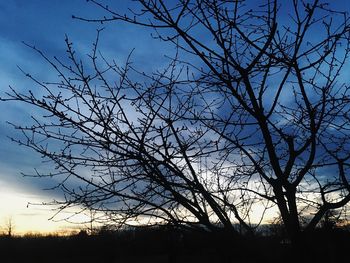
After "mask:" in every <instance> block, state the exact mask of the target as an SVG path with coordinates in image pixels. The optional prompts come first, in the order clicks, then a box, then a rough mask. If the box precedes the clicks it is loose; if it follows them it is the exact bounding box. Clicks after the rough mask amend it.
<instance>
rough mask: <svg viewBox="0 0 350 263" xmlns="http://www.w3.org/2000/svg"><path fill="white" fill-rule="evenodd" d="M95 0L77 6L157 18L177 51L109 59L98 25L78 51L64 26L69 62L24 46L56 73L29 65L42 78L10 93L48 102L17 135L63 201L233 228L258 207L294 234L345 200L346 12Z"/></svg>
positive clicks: (296, 4)
mask: <svg viewBox="0 0 350 263" xmlns="http://www.w3.org/2000/svg"><path fill="white" fill-rule="evenodd" d="M90 2H92V3H94V4H95V5H96V8H102V9H104V11H105V12H106V16H104V17H103V18H96V19H86V18H77V19H81V20H85V21H89V22H102V23H105V22H112V21H116V22H126V23H130V24H134V25H135V26H140V27H146V28H151V29H154V31H155V33H154V34H153V36H154V37H155V38H157V39H160V40H162V41H164V42H167V43H170V44H172V45H173V46H174V47H176V54H175V55H174V56H173V58H171V59H170V60H169V65H168V66H167V67H165V68H164V69H163V70H162V71H157V72H155V73H152V74H148V73H145V72H143V71H142V70H143V69H142V70H141V71H140V70H138V69H136V68H134V67H133V65H132V63H131V61H130V58H129V59H128V60H127V62H126V63H125V65H121V64H118V63H117V62H115V61H114V60H110V59H108V58H105V57H104V56H103V53H102V52H99V50H98V40H99V35H100V31H98V34H97V38H96V41H95V42H94V45H93V50H92V52H91V54H90V55H89V57H88V59H87V60H86V59H85V58H84V59H85V60H83V59H82V58H80V57H78V56H77V54H76V53H75V51H74V48H73V44H72V42H71V41H70V40H69V39H68V38H66V45H67V52H68V58H69V61H68V62H67V61H66V60H64V59H60V58H56V57H55V58H54V59H51V58H49V57H47V56H46V55H45V54H44V53H43V52H42V51H40V50H39V49H37V48H36V47H34V46H30V47H31V48H32V49H34V50H35V51H36V52H38V53H39V54H40V55H41V56H42V57H43V58H44V59H45V60H46V61H47V62H48V63H49V65H51V67H52V69H53V70H55V71H56V72H57V73H58V75H59V80H55V81H52V82H49V83H43V82H41V81H40V80H38V79H36V78H35V77H33V76H32V75H30V74H27V73H25V72H24V73H25V74H27V76H28V77H29V78H30V79H31V80H33V81H34V82H35V83H36V84H37V86H38V87H40V88H41V89H42V90H41V91H40V92H39V93H36V92H31V91H29V92H28V93H21V92H19V91H17V90H16V89H14V88H12V90H11V92H10V93H9V94H8V97H7V98H5V100H14V101H15V102H23V103H27V104H29V105H32V106H35V107H38V108H39V109H42V110H43V111H44V112H46V113H45V114H43V115H42V116H40V117H36V116H33V124H32V125H31V126H21V125H18V124H13V125H14V127H15V128H16V129H19V130H21V131H22V132H23V136H24V138H14V139H13V140H14V141H16V142H17V143H19V144H20V145H24V146H27V147H29V148H32V149H34V150H35V151H36V152H38V153H40V154H41V155H42V156H43V157H44V158H45V159H47V160H50V161H51V162H52V163H53V164H54V165H55V167H54V170H53V172H52V173H44V174H43V173H39V172H38V174H37V176H40V177H45V176H48V177H52V176H53V177H58V178H60V180H59V181H60V183H59V185H58V187H59V188H60V189H61V190H62V191H63V192H64V194H65V195H64V196H65V198H66V199H65V200H64V201H62V202H58V201H56V202H57V204H59V205H60V209H65V208H67V207H70V206H73V205H78V206H79V207H83V209H86V211H95V212H96V215H99V216H96V218H95V220H99V221H101V222H103V221H105V222H106V221H107V222H113V223H115V224H119V225H123V224H135V223H139V224H157V223H164V224H165V223H169V224H174V225H177V226H181V227H185V228H197V227H199V228H205V229H207V230H209V231H216V230H218V229H221V228H223V229H225V230H226V231H227V232H230V233H231V234H232V235H233V236H239V235H240V233H241V232H244V233H250V232H252V231H254V227H255V223H256V222H259V220H258V219H256V218H255V219H254V220H255V221H254V220H252V218H253V216H255V217H256V215H253V212H254V208H256V207H258V206H259V207H260V208H261V207H263V208H264V209H263V212H261V213H260V215H259V216H260V219H261V220H262V219H264V218H266V215H267V214H268V211H269V209H278V211H279V212H280V215H281V218H282V222H283V224H284V227H285V228H286V231H287V234H288V236H289V238H290V239H291V240H292V241H293V242H295V241H296V240H299V239H300V236H301V235H302V233H304V232H308V231H311V230H313V229H314V228H315V227H316V225H317V224H318V223H319V222H320V220H321V219H322V217H323V216H324V215H325V214H326V213H327V211H329V210H334V209H337V208H341V207H345V206H346V205H347V204H348V202H349V200H350V184H349V165H350V163H349V158H350V151H349V149H350V141H349V140H350V139H349V129H350V126H349V114H348V112H349V105H350V104H349V89H348V86H347V84H346V82H345V80H344V77H343V75H342V74H343V71H344V67H345V66H346V60H347V58H348V54H349V50H350V49H349V43H350V42H349V19H348V15H347V13H345V12H338V11H335V10H333V9H332V6H329V5H328V4H326V3H323V1H317V0H314V1H308V2H307V1H297V0H294V1H286V2H284V1H283V2H282V1H281V2H280V3H279V2H278V1H273V0H266V1H261V2H262V4H261V5H256V3H255V1H229V0H227V1H215V0H210V1H194V0H178V1H171V3H170V2H169V3H168V2H165V1H162V0H147V1H144V0H138V1H137V3H138V4H139V6H140V8H139V9H137V7H135V9H134V10H130V13H129V14H120V13H119V12H118V10H117V9H116V10H114V9H112V8H111V7H109V6H105V5H103V4H102V3H100V2H99V1H90ZM305 215H307V216H308V218H310V219H309V220H308V221H307V222H306V223H305V224H301V218H302V217H305ZM238 226H239V227H238ZM240 229H242V231H240Z"/></svg>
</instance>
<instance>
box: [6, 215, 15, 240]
mask: <svg viewBox="0 0 350 263" xmlns="http://www.w3.org/2000/svg"><path fill="white" fill-rule="evenodd" d="M14 228H15V224H14V220H13V218H12V216H9V217H7V218H6V219H5V224H4V231H5V234H6V235H7V236H8V237H12V236H13V231H14Z"/></svg>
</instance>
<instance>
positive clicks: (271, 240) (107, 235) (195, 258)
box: [0, 228, 350, 263]
mask: <svg viewBox="0 0 350 263" xmlns="http://www.w3.org/2000/svg"><path fill="white" fill-rule="evenodd" d="M303 242H304V244H303V246H302V247H301V248H300V249H299V251H298V252H296V251H295V250H293V248H292V246H291V245H290V244H289V242H288V240H286V239H283V238H281V237H277V236H275V237H273V236H268V237H267V236H263V235H260V236H255V237H254V238H248V237H247V238H245V239H243V240H235V239H234V238H232V237H230V236H228V235H227V234H225V233H216V234H208V233H205V232H188V231H185V232H184V231H179V230H164V229H161V228H156V229H136V230H128V231H118V232H114V231H103V232H100V233H99V234H96V235H92V236H89V235H86V233H85V232H81V233H80V234H79V235H75V236H70V237H60V236H27V237H6V236H2V237H0V255H1V256H0V262H2V263H17V262H21V263H34V262H35V263H41V262H42V263H44V262H45V263H48V262H50V263H56V262H57V263H58V262H60V263H71V262H74V263H77V262H84V263H89V262H101V263H103V262H113V263H124V262H130V263H133V262H140V263H146V262H155V263H157V262H159V263H161V262H162V263H163V262H164V263H175V262H176V263H177V262H183V263H186V262H191V263H195V262H203V263H206V262H208V263H209V262H210V263H213V262H223V263H241V262H247V263H255V262H259V263H260V262H262V263H263V262H266V263H275V262H276V263H277V262H308V263H313V262H315V263H321V262H322V263H323V262H327V263H328V262H329V263H333V262H336V263H341V262H344V263H347V262H350V232H349V231H347V230H344V229H334V230H331V231H329V230H327V231H325V230H317V231H316V232H314V233H313V234H312V235H310V236H308V237H305V238H304V240H303Z"/></svg>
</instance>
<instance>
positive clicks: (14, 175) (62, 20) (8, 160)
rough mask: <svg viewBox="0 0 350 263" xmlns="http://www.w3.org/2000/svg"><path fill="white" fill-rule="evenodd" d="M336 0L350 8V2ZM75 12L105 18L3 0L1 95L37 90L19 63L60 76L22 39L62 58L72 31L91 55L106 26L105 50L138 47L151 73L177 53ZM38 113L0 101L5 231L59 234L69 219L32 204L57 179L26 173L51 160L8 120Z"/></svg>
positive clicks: (52, 0) (56, 2)
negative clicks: (20, 141)
mask: <svg viewBox="0 0 350 263" xmlns="http://www.w3.org/2000/svg"><path fill="white" fill-rule="evenodd" d="M109 2H110V3H111V4H114V5H115V8H118V9H119V10H126V9H127V8H129V7H132V5H133V2H132V1H131V0H119V1H109ZM112 2H113V3H112ZM332 2H334V3H335V5H337V6H338V7H341V8H342V9H344V10H349V11H350V1H348V0H334V1H332ZM72 15H76V16H81V17H99V16H100V15H103V12H102V11H101V10H99V9H97V8H96V7H95V6H94V5H92V4H91V3H88V2H87V1H86V0H49V1H48V0H8V1H4V0H2V1H0V97H3V96H4V92H6V91H8V90H9V88H8V87H9V85H11V86H12V87H15V88H16V89H18V90H27V89H30V88H31V85H32V84H31V83H30V81H28V79H27V78H26V77H25V76H24V75H23V74H22V73H21V71H20V70H19V69H18V66H19V67H21V68H22V69H23V70H25V71H28V72H31V73H32V74H33V75H35V76H36V77H38V78H39V79H41V80H48V79H50V78H54V77H55V76H54V75H53V73H52V71H50V70H48V66H47V64H45V63H44V61H43V60H42V59H41V58H40V57H39V56H38V55H37V54H35V52H33V50H31V49H30V48H28V47H27V46H26V45H24V44H23V43H22V42H25V43H28V44H30V45H34V46H36V47H37V48H39V49H40V50H43V51H44V52H45V54H46V55H48V56H49V57H53V56H55V55H58V56H60V55H62V54H63V55H64V52H65V44H64V38H65V35H68V36H69V37H70V38H71V40H72V41H73V43H74V46H75V47H76V48H77V50H78V51H79V52H80V53H82V54H84V53H85V54H87V53H89V52H90V50H91V49H92V42H93V41H94V37H95V36H96V30H97V29H100V28H102V27H105V29H104V30H103V32H102V36H101V40H102V41H101V45H100V48H101V50H103V53H104V54H106V55H107V56H108V57H113V58H116V59H117V60H119V61H125V59H126V57H127V56H128V54H129V53H130V52H131V51H132V50H133V49H134V52H133V58H135V59H134V60H135V61H136V62H137V63H138V65H142V67H143V68H145V69H147V70H149V71H153V70H155V69H157V68H160V67H162V65H163V64H165V63H166V62H164V54H169V53H171V52H173V50H172V49H171V48H170V47H168V46H166V45H164V44H162V43H160V42H159V41H157V40H154V39H152V38H151V36H150V33H151V31H149V30H145V29H142V28H140V27H135V26H131V25H127V24H122V23H119V24H116V23H112V24H107V25H98V24H95V23H87V22H83V21H78V20H76V19H72ZM150 58H152V59H150ZM34 113H35V112H32V109H31V108H28V107H26V106H25V105H20V104H16V103H3V102H1V103H0V231H1V226H4V225H5V221H6V220H7V219H8V218H12V220H13V222H14V224H15V232H17V233H24V232H27V231H32V232H54V231H61V230H64V229H68V228H70V227H71V225H68V224H67V223H65V222H64V221H59V222H55V221H52V220H48V219H49V218H50V217H51V216H52V215H53V212H52V211H51V210H50V207H47V206H40V205H32V204H40V203H42V202H49V201H50V200H52V198H59V197H60V196H59V193H56V192H52V191H47V190H45V189H46V188H50V187H52V186H53V185H54V183H55V182H54V181H52V180H50V181H49V180H40V179H37V178H29V177H23V176H22V173H32V172H33V171H34V170H33V169H34V168H42V167H44V166H45V164H42V163H41V159H40V156H38V155H37V154H35V153H34V152H32V151H31V150H28V149H26V148H23V147H20V146H18V145H17V144H15V143H13V142H11V140H10V139H9V138H8V137H11V136H16V135H17V133H16V131H15V130H14V129H13V128H12V127H11V126H10V125H9V124H7V121H10V122H19V123H27V122H28V121H29V119H30V116H31V115H33V114H34ZM28 204H29V205H28ZM62 216H64V214H63V215H62ZM59 218H60V217H59ZM59 218H57V219H59Z"/></svg>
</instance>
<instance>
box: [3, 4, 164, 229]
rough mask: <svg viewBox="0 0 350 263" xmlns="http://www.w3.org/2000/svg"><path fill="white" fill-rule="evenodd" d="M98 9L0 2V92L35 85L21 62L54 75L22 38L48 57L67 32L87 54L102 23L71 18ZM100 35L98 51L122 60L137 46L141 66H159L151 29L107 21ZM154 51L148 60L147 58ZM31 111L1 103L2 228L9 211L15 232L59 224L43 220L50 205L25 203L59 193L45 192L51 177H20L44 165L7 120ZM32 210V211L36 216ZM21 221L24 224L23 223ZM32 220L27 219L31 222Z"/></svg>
mask: <svg viewBox="0 0 350 263" xmlns="http://www.w3.org/2000/svg"><path fill="white" fill-rule="evenodd" d="M116 2H117V4H118V5H117V6H116V7H117V8H118V9H120V10H125V9H126V8H127V7H130V6H129V5H130V4H132V1H128V0H123V1H116ZM101 14H102V12H101V11H100V10H99V9H97V8H96V7H95V6H93V5H91V4H89V3H87V2H86V1H85V0H74V1H68V0H64V1H62V0H50V1H46V0H30V1H24V0H11V1H0V96H1V97H3V96H4V92H5V91H8V90H9V89H8V87H9V85H11V86H12V87H15V88H16V89H18V90H28V89H33V87H32V86H33V85H32V83H31V82H30V81H28V79H26V78H25V76H24V75H23V74H22V73H21V72H20V71H19V69H18V67H17V66H20V67H21V68H23V69H24V70H25V71H28V72H30V73H31V74H33V75H34V76H36V77H38V78H39V79H41V80H48V79H54V78H55V75H54V74H53V73H52V71H51V70H49V68H48V65H47V64H45V63H44V62H43V60H42V59H41V58H40V57H39V56H38V55H37V54H35V52H33V51H32V50H31V49H29V48H28V47H26V46H25V45H24V44H23V43H22V41H24V42H26V43H28V44H31V45H35V46H36V47H38V48H39V49H41V50H43V51H44V52H45V53H46V55H48V56H49V57H53V56H61V57H64V55H65V43H64V38H65V34H67V35H68V36H69V37H70V38H71V40H72V41H73V42H74V45H75V47H76V49H77V50H78V51H79V52H80V53H81V54H88V53H89V52H90V51H91V48H92V42H93V41H94V38H95V36H96V29H99V28H101V27H102V26H101V25H99V24H94V23H86V22H82V21H77V20H75V19H72V15H76V16H83V17H98V16H99V15H101ZM103 27H105V29H104V31H103V33H102V37H101V40H102V41H101V45H100V47H101V50H103V53H104V54H105V55H106V56H108V57H113V58H115V59H116V60H120V61H121V62H123V61H125V59H126V57H127V56H128V54H129V53H130V52H131V51H132V50H133V49H135V51H134V53H133V57H134V58H135V60H136V58H137V63H138V64H139V65H142V67H144V68H146V69H148V70H150V71H152V70H154V69H155V68H156V67H161V66H162V63H164V62H163V57H162V53H163V51H164V50H165V48H164V46H163V45H161V43H160V42H159V41H153V40H152V39H151V37H150V31H145V30H141V29H140V28H139V27H133V26H127V25H125V24H109V25H103ZM150 56H152V60H150V59H149V58H150ZM31 115H35V112H33V109H32V108H28V107H26V106H25V105H21V104H15V103H0V230H1V226H2V225H3V224H4V220H5V218H7V217H9V216H11V217H12V218H13V220H14V221H15V224H16V228H17V231H18V232H21V231H28V230H31V231H40V230H42V229H43V228H45V230H47V231H53V230H54V229H57V228H59V227H62V224H63V223H59V224H53V223H50V222H47V219H48V218H49V217H50V215H51V212H50V211H49V208H45V207H37V206H29V208H27V203H28V202H34V203H35V202H42V201H48V200H50V199H51V198H52V197H56V198H57V197H59V196H58V195H57V196H56V194H57V193H55V192H51V191H44V190H43V189H44V188H47V187H50V186H53V184H54V182H53V181H47V180H40V179H35V178H23V177H22V175H21V173H22V172H24V173H31V172H33V168H34V167H36V168H43V167H45V165H43V164H41V159H40V156H38V155H37V154H35V153H33V152H32V151H30V150H28V149H25V148H23V147H19V146H18V145H16V144H14V143H12V142H11V141H10V140H9V139H8V136H13V135H15V136H16V131H15V130H14V129H12V127H11V126H10V125H8V124H7V123H6V121H13V122H17V123H28V121H29V120H30V116H31ZM34 215H35V216H34ZM24 222H25V223H24ZM29 223H30V224H29Z"/></svg>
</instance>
